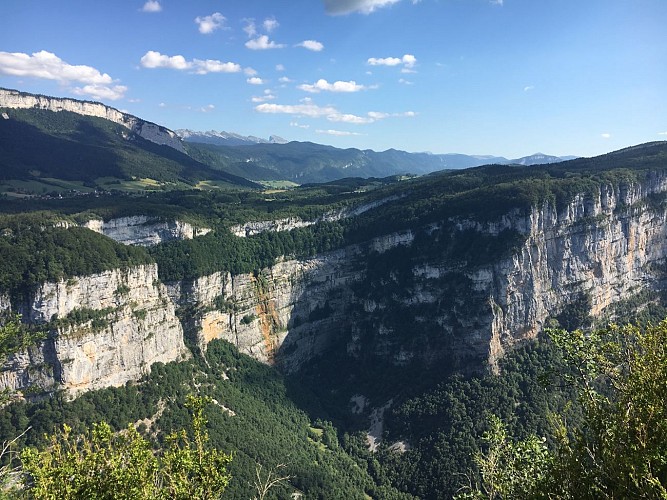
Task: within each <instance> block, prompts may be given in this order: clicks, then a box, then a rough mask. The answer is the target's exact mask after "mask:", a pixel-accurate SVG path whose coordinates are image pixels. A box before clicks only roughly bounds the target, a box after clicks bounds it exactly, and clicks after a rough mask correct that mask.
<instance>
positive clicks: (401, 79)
mask: <svg viewBox="0 0 667 500" xmlns="http://www.w3.org/2000/svg"><path fill="white" fill-rule="evenodd" d="M398 83H401V84H403V85H414V84H415V82H412V81H410V80H406V79H405V78H399V79H398Z"/></svg>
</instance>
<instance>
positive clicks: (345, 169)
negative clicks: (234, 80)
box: [182, 133, 574, 184]
mask: <svg viewBox="0 0 667 500" xmlns="http://www.w3.org/2000/svg"><path fill="white" fill-rule="evenodd" d="M225 134H226V133H225ZM228 135H231V134H228ZM182 137H183V136H182ZM193 138H194V139H193ZM202 138H203V136H202V135H201V134H197V135H189V136H187V137H184V139H185V148H186V151H187V152H188V154H189V155H190V156H192V157H193V158H195V159H197V160H199V161H200V162H202V163H206V164H208V165H211V166H213V167H215V168H219V169H221V170H224V171H226V172H228V173H230V174H233V175H238V176H241V177H245V178H246V179H251V180H255V181H263V180H286V181H292V182H295V183H297V184H305V183H316V182H329V181H333V180H336V179H340V178H343V177H365V178H368V177H387V176H390V175H403V174H415V175H424V174H430V173H432V172H436V171H439V170H459V169H462V168H471V167H478V166H480V165H488V164H500V165H509V164H519V165H526V166H528V165H540V164H547V163H557V162H561V161H564V160H568V159H572V158H574V157H565V158H560V157H557V156H549V155H545V154H542V153H536V154H534V155H531V156H526V157H523V158H518V159H507V158H504V157H502V156H476V155H464V154H431V153H407V152H405V151H399V150H396V149H388V150H386V151H381V152H377V151H373V150H370V149H365V150H360V149H355V148H349V149H339V148H335V147H332V146H326V145H322V144H316V143H312V142H296V141H293V142H288V143H282V144H281V143H275V142H274V143H270V142H268V141H264V142H258V143H249V142H248V141H246V142H245V143H244V145H235V146H231V145H220V144H218V143H216V142H215V141H213V140H210V141H204V140H201V139H202ZM211 139H212V138H211Z"/></svg>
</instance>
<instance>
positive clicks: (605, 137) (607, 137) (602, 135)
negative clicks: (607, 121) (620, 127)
mask: <svg viewBox="0 0 667 500" xmlns="http://www.w3.org/2000/svg"><path fill="white" fill-rule="evenodd" d="M600 137H602V138H603V139H609V138H610V137H611V134H609V133H607V132H605V133H604V134H600Z"/></svg>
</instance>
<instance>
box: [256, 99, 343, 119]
mask: <svg viewBox="0 0 667 500" xmlns="http://www.w3.org/2000/svg"><path fill="white" fill-rule="evenodd" d="M255 110H256V111H259V112H260V113H270V114H287V115H299V116H309V117H311V118H322V117H326V116H329V115H335V114H338V110H336V108H334V107H333V106H324V107H321V106H318V105H316V104H312V103H311V102H304V103H302V104H270V103H264V104H260V105H259V106H255Z"/></svg>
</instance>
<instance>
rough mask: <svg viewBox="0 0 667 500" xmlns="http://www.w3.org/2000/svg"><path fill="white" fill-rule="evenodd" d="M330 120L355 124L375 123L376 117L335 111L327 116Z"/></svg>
mask: <svg viewBox="0 0 667 500" xmlns="http://www.w3.org/2000/svg"><path fill="white" fill-rule="evenodd" d="M327 120H329V121H330V122H343V123H354V124H355V125H364V124H366V123H373V122H374V121H375V118H371V117H370V116H368V117H366V116H357V115H353V114H350V113H335V114H331V115H329V116H327Z"/></svg>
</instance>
